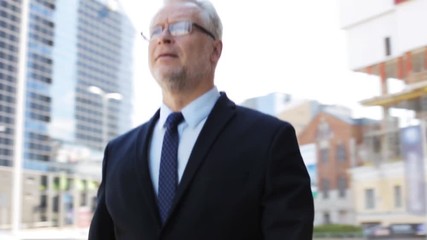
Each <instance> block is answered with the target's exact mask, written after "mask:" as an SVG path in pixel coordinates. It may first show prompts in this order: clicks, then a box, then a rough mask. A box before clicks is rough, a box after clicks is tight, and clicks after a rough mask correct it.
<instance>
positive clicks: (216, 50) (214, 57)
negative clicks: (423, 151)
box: [211, 40, 222, 64]
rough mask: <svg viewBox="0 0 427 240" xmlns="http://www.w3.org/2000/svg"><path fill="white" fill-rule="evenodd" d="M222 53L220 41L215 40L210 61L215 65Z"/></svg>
mask: <svg viewBox="0 0 427 240" xmlns="http://www.w3.org/2000/svg"><path fill="white" fill-rule="evenodd" d="M221 53H222V41H221V40H215V41H214V43H213V51H212V55H211V61H212V62H213V63H214V64H216V63H217V62H218V61H219V58H220V57H221Z"/></svg>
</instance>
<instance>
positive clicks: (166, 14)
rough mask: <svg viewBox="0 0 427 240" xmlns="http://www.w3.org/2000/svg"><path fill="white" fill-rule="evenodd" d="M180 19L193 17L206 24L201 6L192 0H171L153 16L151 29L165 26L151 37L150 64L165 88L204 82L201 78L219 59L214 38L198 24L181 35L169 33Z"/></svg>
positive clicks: (190, 19) (192, 85)
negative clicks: (174, 0) (189, 0)
mask: <svg viewBox="0 0 427 240" xmlns="http://www.w3.org/2000/svg"><path fill="white" fill-rule="evenodd" d="M179 21H191V22H192V23H195V24H198V25H200V26H202V27H204V28H207V26H206V23H204V22H203V21H202V18H201V16H200V10H199V8H197V7H196V6H195V5H193V4H191V3H172V4H168V5H166V6H165V7H164V8H162V9H161V10H160V11H159V12H158V13H157V15H156V16H155V17H154V18H153V21H152V24H151V29H154V28H155V27H157V26H161V27H163V29H164V30H163V31H162V32H161V33H160V34H158V35H156V36H155V37H153V38H151V39H150V43H149V65H150V71H151V73H152V75H153V76H154V78H155V79H156V80H157V82H158V83H159V84H160V86H161V87H162V88H163V89H169V90H183V89H193V88H197V87H198V85H199V84H205V83H203V82H201V79H205V76H206V74H211V73H213V71H214V63H216V60H217V59H216V60H215V57H214V58H212V54H214V44H215V40H214V39H213V38H212V37H210V36H209V35H208V34H205V33H203V32H202V31H198V30H197V29H195V28H193V30H192V31H191V32H190V33H189V34H186V35H182V36H172V35H171V34H170V32H169V31H168V30H167V27H168V26H169V25H170V24H173V23H176V22H179ZM150 35H151V30H150ZM206 84H207V83H206Z"/></svg>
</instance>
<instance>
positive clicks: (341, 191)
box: [338, 176, 347, 198]
mask: <svg viewBox="0 0 427 240" xmlns="http://www.w3.org/2000/svg"><path fill="white" fill-rule="evenodd" d="M346 190H347V181H346V179H345V177H342V176H341V177H338V196H339V197H340V198H344V197H345V195H346Z"/></svg>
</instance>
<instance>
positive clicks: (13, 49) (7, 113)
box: [0, 0, 21, 166]
mask: <svg viewBox="0 0 427 240" xmlns="http://www.w3.org/2000/svg"><path fill="white" fill-rule="evenodd" d="M20 24H21V2H20V1H6V0H0V166H11V165H12V163H13V151H14V142H15V141H14V133H15V119H16V115H15V114H16V111H15V104H16V95H17V83H18V67H19V66H18V65H19V63H18V61H19V52H18V50H19V34H20V29H21V26H20Z"/></svg>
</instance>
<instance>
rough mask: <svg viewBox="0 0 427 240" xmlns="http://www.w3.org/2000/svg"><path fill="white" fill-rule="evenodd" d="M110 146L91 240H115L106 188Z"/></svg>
mask: <svg viewBox="0 0 427 240" xmlns="http://www.w3.org/2000/svg"><path fill="white" fill-rule="evenodd" d="M107 159H108V146H107V147H106V150H105V153H104V160H103V163H102V182H101V185H100V186H99V189H98V195H97V207H96V210H95V213H94V215H93V218H92V222H91V225H90V229H89V238H88V239H89V240H115V239H116V238H115V234H114V223H113V220H112V219H111V216H110V214H109V212H108V209H107V206H106V203H105V188H106V185H107V184H108V183H107V174H106V172H107V162H108V161H107Z"/></svg>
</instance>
